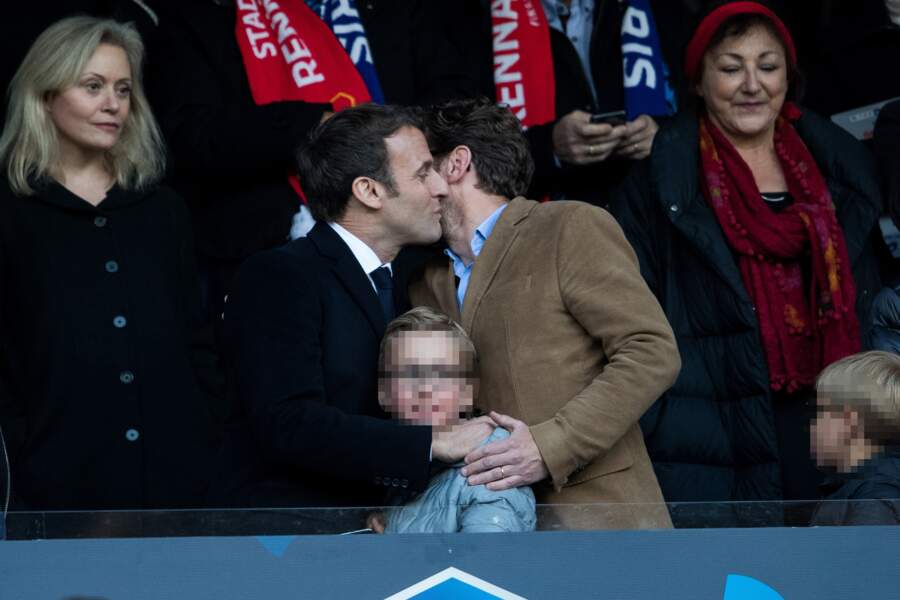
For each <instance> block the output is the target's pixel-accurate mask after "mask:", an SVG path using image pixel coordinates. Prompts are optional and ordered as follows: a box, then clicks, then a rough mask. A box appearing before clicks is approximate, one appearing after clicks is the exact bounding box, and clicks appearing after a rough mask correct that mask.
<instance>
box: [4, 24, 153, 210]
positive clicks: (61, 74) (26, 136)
mask: <svg viewBox="0 0 900 600" xmlns="http://www.w3.org/2000/svg"><path fill="white" fill-rule="evenodd" d="M101 44H109V45H111V46H116V47H118V48H121V49H122V50H123V51H124V52H125V54H126V56H127V57H128V64H129V66H130V67H131V79H132V87H131V100H130V103H131V108H130V110H129V113H128V118H127V119H126V120H125V123H124V126H123V127H122V135H121V137H120V138H119V140H118V142H117V143H116V145H115V146H114V147H113V148H112V149H110V150H109V151H107V152H106V156H105V158H106V162H107V166H108V168H109V169H110V171H111V172H112V174H113V176H114V177H115V178H116V182H117V183H118V184H119V186H121V187H122V188H125V189H141V188H144V187H146V186H148V185H150V184H152V183H154V182H156V181H157V180H158V179H159V178H160V177H162V174H163V170H164V155H165V151H164V146H163V141H162V136H161V134H160V132H159V126H158V125H157V123H156V120H155V119H154V118H153V114H152V113H151V111H150V104H149V102H148V101H147V98H146V96H145V95H144V91H143V85H142V79H141V66H142V62H143V58H144V44H143V42H142V41H141V37H140V35H139V34H138V32H137V30H136V29H135V28H134V26H133V25H132V24H130V23H127V24H125V23H119V22H117V21H113V20H109V19H97V18H94V17H70V18H67V19H63V20H61V21H57V22H56V23H54V24H53V25H51V26H50V27H48V28H47V29H46V30H44V32H43V33H41V35H39V36H38V38H37V39H36V40H35V41H34V44H32V46H31V48H30V49H29V50H28V54H26V55H25V59H24V60H23V61H22V64H21V65H20V66H19V69H18V71H16V74H15V76H14V77H13V79H12V81H11V82H10V84H9V90H8V94H7V96H8V104H9V107H8V109H7V112H6V123H5V124H4V127H3V134H2V136H0V160H2V162H3V164H4V165H5V166H6V175H7V177H8V178H9V185H10V188H11V189H12V190H13V192H15V193H16V194H18V195H20V196H30V195H32V194H34V190H33V189H32V187H31V183H32V182H34V181H39V180H41V179H44V178H46V177H48V176H50V175H51V174H52V172H53V171H54V169H55V168H56V166H57V163H58V160H59V138H58V133H57V131H56V127H55V125H54V124H53V121H52V120H51V118H50V115H49V114H48V112H47V110H46V109H45V106H46V101H47V100H48V99H49V98H51V97H52V96H53V95H54V94H58V93H60V92H62V91H63V90H66V89H68V88H70V87H72V86H73V85H75V84H76V83H77V81H78V79H79V77H81V74H82V73H83V72H84V69H85V65H86V64H87V62H88V61H89V60H90V59H91V57H92V56H93V54H94V52H95V51H96V50H97V47H98V46H100V45H101Z"/></svg>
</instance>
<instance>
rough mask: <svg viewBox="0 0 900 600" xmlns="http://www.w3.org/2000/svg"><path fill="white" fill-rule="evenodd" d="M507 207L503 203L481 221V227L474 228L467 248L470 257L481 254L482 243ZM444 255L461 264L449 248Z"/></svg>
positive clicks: (459, 259)
mask: <svg viewBox="0 0 900 600" xmlns="http://www.w3.org/2000/svg"><path fill="white" fill-rule="evenodd" d="M507 206H509V202H504V203H503V205H502V206H500V207H499V208H498V209H497V210H495V211H494V212H492V213H491V215H490V216H489V217H488V218H487V219H485V220H484V221H482V222H481V225H479V226H478V227H476V228H475V234H474V235H473V236H472V241H471V242H469V246H470V247H471V248H472V255H473V256H475V258H478V255H479V254H481V249H482V248H483V247H484V243H485V242H486V241H487V239H488V237H490V235H491V233H492V232H493V231H494V226H495V225H497V221H499V220H500V215H502V214H503V211H504V210H506V207H507ZM444 254H446V255H447V256H449V257H450V258H452V259H453V261H454V262H457V263H462V262H463V260H462V259H461V258H460V257H459V256H457V255H456V253H455V252H453V250H451V249H450V248H447V249H446V250H444Z"/></svg>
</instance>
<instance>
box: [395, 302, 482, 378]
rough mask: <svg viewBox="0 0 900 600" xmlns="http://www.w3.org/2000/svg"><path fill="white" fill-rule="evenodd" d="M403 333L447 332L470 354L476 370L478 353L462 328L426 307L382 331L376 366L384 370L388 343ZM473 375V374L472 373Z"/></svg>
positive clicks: (405, 314)
mask: <svg viewBox="0 0 900 600" xmlns="http://www.w3.org/2000/svg"><path fill="white" fill-rule="evenodd" d="M404 331H447V332H450V333H452V334H454V335H456V337H457V338H459V342H460V349H461V350H462V351H463V352H466V353H470V356H471V357H472V368H473V371H475V370H476V369H477V365H478V353H477V352H476V351H475V344H473V343H472V339H471V338H470V337H469V334H467V333H466V330H465V329H463V326H462V325H460V324H459V323H457V322H456V321H454V320H453V319H451V318H450V317H449V316H448V315H446V314H444V313H442V312H438V311H436V310H434V309H433V308H430V307H428V306H417V307H415V308H413V309H411V310H408V311H406V312H405V313H403V314H402V315H400V316H399V317H397V318H396V319H394V320H393V321H391V322H390V323H388V325H387V328H386V329H385V330H384V337H383V338H381V349H380V351H379V353H378V364H379V365H380V368H381V369H382V370H383V369H384V353H385V350H386V348H387V344H388V342H390V340H391V339H393V338H394V337H396V336H397V335H398V334H400V333H402V332H404ZM472 374H473V375H475V373H474V372H473V373H472Z"/></svg>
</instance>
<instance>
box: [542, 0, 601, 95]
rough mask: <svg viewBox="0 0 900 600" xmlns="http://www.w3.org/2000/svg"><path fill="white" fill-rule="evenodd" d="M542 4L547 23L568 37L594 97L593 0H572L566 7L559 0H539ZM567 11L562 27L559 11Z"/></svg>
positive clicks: (563, 12) (595, 92) (595, 91)
mask: <svg viewBox="0 0 900 600" xmlns="http://www.w3.org/2000/svg"><path fill="white" fill-rule="evenodd" d="M541 3H542V4H543V5H544V14H545V15H547V24H548V25H549V26H550V27H552V28H553V29H555V30H557V31H560V32H562V33H564V34H565V35H566V37H567V38H569V41H570V42H572V45H573V46H575V51H576V52H577V53H578V58H580V59H581V68H582V69H584V75H585V77H587V80H588V83H590V86H591V93H592V94H593V95H594V99H596V98H597V90H596V89H595V88H594V78H593V76H592V75H591V35H592V34H593V33H594V0H572V3H571V5H570V6H569V7H568V8H567V7H566V5H565V4H563V2H562V1H561V0H541ZM566 11H568V13H569V18H568V20H567V21H566V28H565V29H563V26H562V19H561V18H560V12H562V14H565V13H566Z"/></svg>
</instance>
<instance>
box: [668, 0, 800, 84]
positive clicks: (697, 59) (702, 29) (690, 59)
mask: <svg viewBox="0 0 900 600" xmlns="http://www.w3.org/2000/svg"><path fill="white" fill-rule="evenodd" d="M750 14H753V15H760V16H763V17H765V18H767V19H769V21H771V22H772V25H774V26H775V30H776V31H777V32H778V35H779V36H781V41H782V42H784V45H785V48H786V49H787V53H788V56H787V59H788V61H789V63H790V65H791V66H792V67H793V66H796V65H797V49H796V48H795V47H794V39H793V38H792V37H791V32H790V31H788V28H787V27H786V26H785V24H784V23H783V22H782V21H781V19H779V18H778V16H777V15H776V14H775V13H773V12H772V11H771V10H769V9H768V8H766V7H765V6H763V5H762V4H759V3H757V2H731V3H729V4H725V5H723V6H720V7H719V8H717V9H715V10H714V11H712V12H711V13H709V14H708V15H706V17H705V18H704V19H703V21H701V22H700V25H699V26H698V27H697V31H695V32H694V37H692V38H691V41H690V43H689V44H688V47H687V51H686V52H685V58H684V73H685V75H687V78H688V81H690V82H696V81H698V80H699V79H700V77H699V74H700V69H701V67H702V64H703V55H704V54H706V51H707V49H708V46H709V42H710V41H711V40H712V38H713V36H715V35H716V32H717V31H718V30H719V27H721V26H722V23H724V22H725V21H726V20H728V19H729V18H731V17H733V16H735V15H750Z"/></svg>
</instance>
